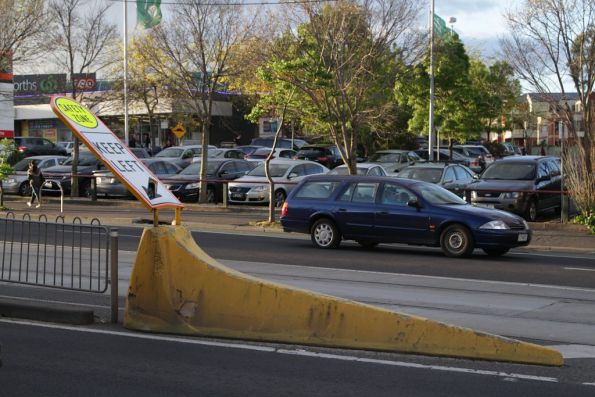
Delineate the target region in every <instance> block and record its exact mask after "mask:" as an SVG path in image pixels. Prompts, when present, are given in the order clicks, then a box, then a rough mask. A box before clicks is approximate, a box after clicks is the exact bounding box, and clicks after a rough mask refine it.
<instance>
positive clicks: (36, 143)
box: [8, 136, 68, 164]
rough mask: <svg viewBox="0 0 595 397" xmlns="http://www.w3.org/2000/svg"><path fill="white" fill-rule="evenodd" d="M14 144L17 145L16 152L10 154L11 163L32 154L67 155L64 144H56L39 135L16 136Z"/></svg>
mask: <svg viewBox="0 0 595 397" xmlns="http://www.w3.org/2000/svg"><path fill="white" fill-rule="evenodd" d="M14 144H15V147H16V153H14V154H12V155H11V156H9V159H8V161H9V163H11V164H15V163H16V162H18V161H20V160H22V159H23V158H25V157H31V156H43V155H54V156H67V155H68V153H67V152H66V149H64V148H63V147H62V146H59V145H56V144H55V143H53V142H52V141H50V140H49V139H45V138H38V137H23V136H16V137H14Z"/></svg>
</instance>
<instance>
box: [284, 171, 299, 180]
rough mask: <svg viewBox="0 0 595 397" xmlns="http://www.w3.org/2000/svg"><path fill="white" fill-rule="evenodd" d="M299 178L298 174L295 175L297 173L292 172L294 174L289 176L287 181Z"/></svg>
mask: <svg viewBox="0 0 595 397" xmlns="http://www.w3.org/2000/svg"><path fill="white" fill-rule="evenodd" d="M297 176H298V174H297V173H295V172H292V173H290V174H289V175H287V179H293V178H296V177H297Z"/></svg>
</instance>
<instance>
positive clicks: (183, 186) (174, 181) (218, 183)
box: [164, 158, 256, 203]
mask: <svg viewBox="0 0 595 397" xmlns="http://www.w3.org/2000/svg"><path fill="white" fill-rule="evenodd" d="M200 165H201V162H200V161H199V162H196V163H192V164H190V165H189V166H188V167H186V168H184V169H183V170H182V171H181V172H180V173H178V174H177V175H173V176H172V177H170V178H168V179H166V180H164V183H165V185H166V186H167V188H168V189H169V190H170V191H171V192H172V193H173V194H174V195H175V196H176V197H178V198H179V199H180V200H182V201H198V198H199V194H200V178H199V175H200ZM255 166H256V163H254V162H250V161H246V160H240V159H225V158H221V159H220V158H209V159H208V162H207V179H208V181H207V201H208V202H209V203H217V202H222V201H223V193H224V187H225V183H224V182H227V181H232V180H235V179H237V178H239V177H242V176H244V175H246V174H247V173H248V172H249V171H251V170H252V169H253V168H254V167H255Z"/></svg>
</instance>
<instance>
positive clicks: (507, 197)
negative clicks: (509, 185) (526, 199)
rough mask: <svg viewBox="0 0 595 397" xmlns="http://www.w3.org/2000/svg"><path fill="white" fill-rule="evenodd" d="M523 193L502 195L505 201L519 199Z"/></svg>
mask: <svg viewBox="0 0 595 397" xmlns="http://www.w3.org/2000/svg"><path fill="white" fill-rule="evenodd" d="M522 194H523V193H519V192H506V193H504V194H503V195H502V198H505V199H517V198H519V197H521V196H522Z"/></svg>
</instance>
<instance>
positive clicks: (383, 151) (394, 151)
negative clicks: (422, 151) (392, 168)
mask: <svg viewBox="0 0 595 397" xmlns="http://www.w3.org/2000/svg"><path fill="white" fill-rule="evenodd" d="M411 151H412V150H407V149H384V150H377V151H376V152H375V153H409V152H411Z"/></svg>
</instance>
